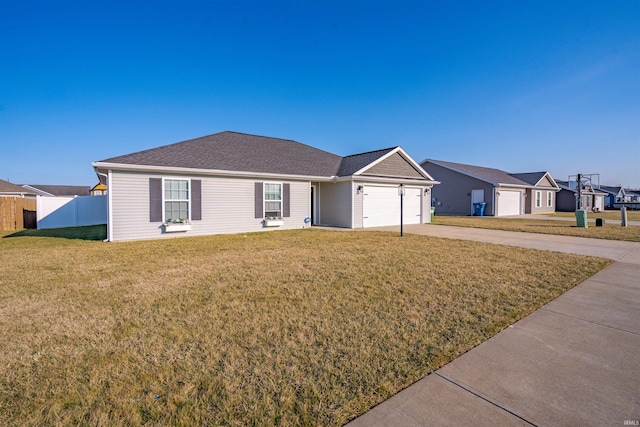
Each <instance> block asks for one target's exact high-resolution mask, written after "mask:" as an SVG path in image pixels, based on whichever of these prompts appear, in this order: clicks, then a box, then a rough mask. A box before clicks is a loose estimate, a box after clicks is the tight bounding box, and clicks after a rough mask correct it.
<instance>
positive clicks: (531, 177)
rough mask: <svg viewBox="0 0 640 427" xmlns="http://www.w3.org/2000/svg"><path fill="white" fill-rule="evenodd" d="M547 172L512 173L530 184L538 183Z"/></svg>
mask: <svg viewBox="0 0 640 427" xmlns="http://www.w3.org/2000/svg"><path fill="white" fill-rule="evenodd" d="M546 174H547V173H546V172H526V173H510V174H509V175H511V176H512V177H514V178H517V179H519V180H521V181H524V182H526V183H528V184H530V185H536V184H537V183H538V182H540V180H541V179H542V178H543V177H544V176H545V175H546Z"/></svg>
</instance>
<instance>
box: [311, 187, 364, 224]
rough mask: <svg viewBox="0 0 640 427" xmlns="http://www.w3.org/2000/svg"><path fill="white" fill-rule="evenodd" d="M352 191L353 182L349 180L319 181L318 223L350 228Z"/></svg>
mask: <svg viewBox="0 0 640 427" xmlns="http://www.w3.org/2000/svg"><path fill="white" fill-rule="evenodd" d="M352 191H353V183H352V182H350V181H345V182H335V183H334V182H322V183H320V191H318V195H319V196H320V197H319V200H318V206H319V207H320V220H319V221H318V225H328V226H331V227H343V228H352V227H353V224H352V220H351V218H352V215H351V212H352ZM360 218H361V219H362V214H361V215H360Z"/></svg>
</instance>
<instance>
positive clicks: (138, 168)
mask: <svg viewBox="0 0 640 427" xmlns="http://www.w3.org/2000/svg"><path fill="white" fill-rule="evenodd" d="M92 166H93V167H94V168H97V169H103V170H104V169H109V170H110V171H111V170H119V171H130V172H153V173H161V174H167V173H173V174H182V175H208V176H231V177H239V178H268V179H279V180H287V179H292V180H302V181H331V179H332V177H330V176H313V175H285V174H276V173H265V172H242V171H227V170H219V169H193V168H181V167H169V166H146V165H127V164H121V163H103V162H95V163H92Z"/></svg>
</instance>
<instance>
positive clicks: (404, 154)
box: [354, 146, 434, 181]
mask: <svg viewBox="0 0 640 427" xmlns="http://www.w3.org/2000/svg"><path fill="white" fill-rule="evenodd" d="M395 153H399V154H400V155H401V156H402V157H403V158H404V159H405V160H406V161H407V162H409V163H410V164H411V166H413V167H414V168H415V169H416V170H417V171H418V172H419V173H420V174H421V175H422V176H424V177H425V178H427V179H429V180H431V181H434V179H433V177H432V176H431V175H429V173H427V171H426V170H424V169H423V168H422V166H420V164H419V163H418V162H416V161H415V160H413V158H411V156H410V155H408V154H407V152H406V151H404V150H403V149H402V147H400V146H398V147H396V148H394V149H393V150H391V151H389V152H388V153H387V154H385V155H384V156H382V157H380V158H379V159H376V160H374V161H373V162H371V163H369V164H368V165H367V166H365V167H363V168H362V169H360V170H359V171H357V172H355V173H354V175H360V174H362V173H364V172H365V171H366V170H367V169H370V168H372V167H374V166H375V165H377V164H378V163H380V162H383V161H384V160H386V159H387V158H388V157H390V156H392V155H394V154H395Z"/></svg>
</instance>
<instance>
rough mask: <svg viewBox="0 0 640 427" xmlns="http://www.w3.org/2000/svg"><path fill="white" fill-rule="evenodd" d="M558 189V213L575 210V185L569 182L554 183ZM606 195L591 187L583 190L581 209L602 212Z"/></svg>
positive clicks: (576, 197) (576, 193)
mask: <svg viewBox="0 0 640 427" xmlns="http://www.w3.org/2000/svg"><path fill="white" fill-rule="evenodd" d="M556 182H557V183H558V185H559V187H560V192H558V203H557V210H558V212H574V211H575V210H576V209H577V206H576V204H577V199H578V191H577V190H576V188H575V185H574V184H575V183H570V182H569V181H556ZM606 196H607V195H606V193H604V192H602V191H598V190H596V189H594V188H592V187H591V186H587V187H586V188H583V190H582V195H581V199H582V200H581V206H582V209H585V210H588V211H596V212H597V211H603V210H604V208H605V198H606Z"/></svg>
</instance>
